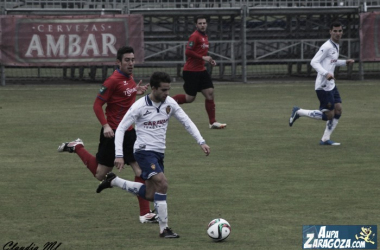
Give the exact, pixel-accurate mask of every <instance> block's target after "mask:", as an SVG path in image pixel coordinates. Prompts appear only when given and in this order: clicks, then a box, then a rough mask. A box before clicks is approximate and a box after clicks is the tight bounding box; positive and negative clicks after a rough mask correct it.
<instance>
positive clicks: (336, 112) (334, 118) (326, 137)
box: [320, 87, 342, 146]
mask: <svg viewBox="0 0 380 250" xmlns="http://www.w3.org/2000/svg"><path fill="white" fill-rule="evenodd" d="M330 99H333V102H334V105H333V110H329V114H328V116H329V118H330V119H329V120H328V121H327V122H326V128H325V131H324V133H323V136H322V139H321V142H320V144H321V145H332V146H338V145H340V143H338V142H334V141H331V140H330V137H331V134H332V133H333V131H334V130H335V128H336V126H337V125H338V122H339V118H340V116H341V115H342V99H341V98H340V94H339V91H338V89H337V88H336V87H335V88H334V89H333V90H332V91H331V93H330Z"/></svg>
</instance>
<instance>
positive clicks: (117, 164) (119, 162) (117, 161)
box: [114, 157, 124, 172]
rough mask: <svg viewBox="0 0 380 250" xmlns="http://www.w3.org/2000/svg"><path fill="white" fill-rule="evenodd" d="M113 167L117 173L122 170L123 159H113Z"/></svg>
mask: <svg viewBox="0 0 380 250" xmlns="http://www.w3.org/2000/svg"><path fill="white" fill-rule="evenodd" d="M114 164H115V167H116V168H117V169H119V172H120V171H121V170H122V169H123V168H124V158H122V157H120V158H115V162H114Z"/></svg>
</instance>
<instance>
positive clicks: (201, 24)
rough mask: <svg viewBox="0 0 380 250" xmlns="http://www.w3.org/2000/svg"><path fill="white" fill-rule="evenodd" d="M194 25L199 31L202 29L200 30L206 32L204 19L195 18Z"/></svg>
mask: <svg viewBox="0 0 380 250" xmlns="http://www.w3.org/2000/svg"><path fill="white" fill-rule="evenodd" d="M195 27H197V30H199V31H202V32H206V29H207V21H206V19H204V18H203V19H198V20H197V24H196V25H195Z"/></svg>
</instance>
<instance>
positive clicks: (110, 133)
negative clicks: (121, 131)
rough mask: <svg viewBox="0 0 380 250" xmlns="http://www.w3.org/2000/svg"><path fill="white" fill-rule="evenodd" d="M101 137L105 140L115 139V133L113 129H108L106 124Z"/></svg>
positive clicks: (108, 126)
mask: <svg viewBox="0 0 380 250" xmlns="http://www.w3.org/2000/svg"><path fill="white" fill-rule="evenodd" d="M103 135H104V137H106V138H112V137H115V133H114V132H113V129H112V128H111V127H110V125H108V124H105V125H103Z"/></svg>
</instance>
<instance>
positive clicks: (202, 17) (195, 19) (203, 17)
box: [194, 15, 208, 24]
mask: <svg viewBox="0 0 380 250" xmlns="http://www.w3.org/2000/svg"><path fill="white" fill-rule="evenodd" d="M198 19H206V22H208V18H207V17H206V16H201V15H199V16H195V17H194V23H195V24H197V23H198Z"/></svg>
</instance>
